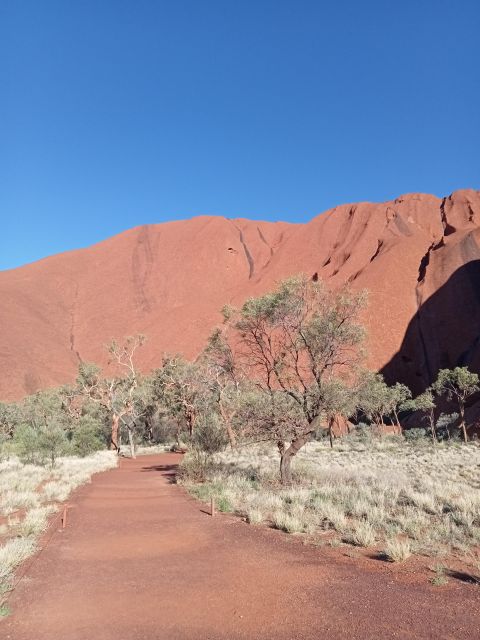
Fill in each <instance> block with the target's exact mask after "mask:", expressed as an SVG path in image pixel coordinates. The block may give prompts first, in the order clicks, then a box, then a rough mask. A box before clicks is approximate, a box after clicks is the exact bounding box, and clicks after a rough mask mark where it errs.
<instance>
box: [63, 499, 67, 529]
mask: <svg viewBox="0 0 480 640" xmlns="http://www.w3.org/2000/svg"><path fill="white" fill-rule="evenodd" d="M67 509H68V505H66V504H64V505H63V516H62V529H65V527H66V526H67Z"/></svg>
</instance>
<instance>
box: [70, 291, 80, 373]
mask: <svg viewBox="0 0 480 640" xmlns="http://www.w3.org/2000/svg"><path fill="white" fill-rule="evenodd" d="M74 287H75V293H74V296H73V304H72V309H71V311H70V351H72V352H73V353H74V354H75V355H76V356H77V359H78V362H82V357H81V356H80V353H79V351H78V350H77V349H76V346H75V325H76V320H75V319H76V315H77V302H78V282H76V283H75V285H74Z"/></svg>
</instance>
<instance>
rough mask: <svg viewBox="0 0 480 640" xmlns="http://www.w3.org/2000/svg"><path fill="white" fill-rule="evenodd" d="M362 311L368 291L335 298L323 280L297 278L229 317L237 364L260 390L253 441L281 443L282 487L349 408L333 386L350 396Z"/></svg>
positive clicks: (253, 402) (360, 339) (346, 292)
mask: <svg viewBox="0 0 480 640" xmlns="http://www.w3.org/2000/svg"><path fill="white" fill-rule="evenodd" d="M365 304H366V294H365V292H353V291H351V290H349V289H348V288H343V289H341V290H337V291H330V290H329V289H328V288H327V287H326V285H325V284H324V283H323V282H322V281H313V280H310V279H308V278H307V277H305V276H297V277H293V278H289V279H287V280H285V281H283V282H281V283H280V284H279V285H278V286H277V288H276V289H275V290H274V291H272V292H271V293H267V294H265V295H263V296H260V297H258V298H250V299H249V300H247V301H246V302H245V303H244V305H243V306H242V307H241V309H239V310H235V309H225V311H224V317H225V322H226V323H227V324H228V326H229V328H230V331H229V334H228V335H229V337H228V342H229V346H230V349H231V352H232V357H233V360H234V361H235V362H236V364H237V366H238V367H240V368H241V369H242V370H243V371H245V372H246V374H247V375H248V377H249V378H250V379H251V381H252V383H253V384H254V386H255V393H253V392H252V394H251V405H252V407H255V408H254V409H251V410H250V411H248V410H246V409H245V408H244V411H243V412H242V413H243V415H244V416H245V415H249V424H250V429H251V432H252V435H254V437H260V436H262V437H263V438H264V439H267V440H270V441H274V442H276V444H277V447H278V450H279V453H280V476H281V480H282V482H283V483H289V482H290V480H291V461H292V459H293V457H294V456H295V455H296V454H297V453H298V451H300V449H301V448H302V447H303V446H304V445H305V444H306V443H307V442H308V440H310V439H311V437H312V436H313V434H314V433H315V431H316V429H317V426H318V422H319V420H320V419H321V418H322V417H323V418H326V417H327V418H328V416H330V415H332V414H333V413H334V412H335V411H337V410H338V409H340V407H342V406H343V405H344V400H343V399H342V401H341V402H340V401H339V397H340V396H341V394H340V393H337V394H334V393H333V392H332V385H333V384H334V381H335V380H337V381H342V382H343V383H344V386H343V387H342V388H343V389H346V387H347V384H348V382H349V381H351V380H352V378H353V374H354V371H355V368H356V365H357V363H358V361H359V358H360V357H361V345H362V342H363V339H364V334H365V332H364V329H363V327H362V326H361V324H360V322H359V313H360V311H361V309H362V308H363V307H364V306H365ZM337 384H338V389H340V386H339V383H337Z"/></svg>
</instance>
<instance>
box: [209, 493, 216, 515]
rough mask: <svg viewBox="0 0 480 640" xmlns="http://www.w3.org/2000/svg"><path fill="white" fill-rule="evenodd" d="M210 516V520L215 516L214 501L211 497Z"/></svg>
mask: <svg viewBox="0 0 480 640" xmlns="http://www.w3.org/2000/svg"><path fill="white" fill-rule="evenodd" d="M210 515H211V516H212V518H213V516H214V515H215V499H214V497H213V496H212V497H211V498H210Z"/></svg>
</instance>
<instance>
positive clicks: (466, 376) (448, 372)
mask: <svg viewBox="0 0 480 640" xmlns="http://www.w3.org/2000/svg"><path fill="white" fill-rule="evenodd" d="M433 389H434V390H435V391H436V392H437V393H438V394H439V395H446V396H447V399H448V400H452V399H455V400H457V401H463V402H465V400H466V399H467V398H468V397H470V396H471V395H473V394H474V393H476V392H477V391H479V390H480V386H479V377H478V375H477V374H476V373H472V372H471V371H469V370H468V368H467V367H455V369H440V371H439V372H438V377H437V380H436V381H435V383H434V384H433Z"/></svg>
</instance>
